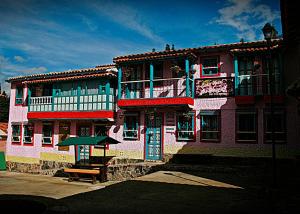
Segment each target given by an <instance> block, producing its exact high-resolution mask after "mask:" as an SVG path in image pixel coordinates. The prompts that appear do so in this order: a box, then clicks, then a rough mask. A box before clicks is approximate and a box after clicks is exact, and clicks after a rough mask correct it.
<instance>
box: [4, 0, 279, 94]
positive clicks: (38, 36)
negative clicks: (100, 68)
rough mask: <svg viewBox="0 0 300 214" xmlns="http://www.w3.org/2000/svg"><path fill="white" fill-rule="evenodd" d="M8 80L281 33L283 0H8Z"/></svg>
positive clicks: (6, 26) (5, 30) (6, 36)
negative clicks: (169, 47)
mask: <svg viewBox="0 0 300 214" xmlns="http://www.w3.org/2000/svg"><path fill="white" fill-rule="evenodd" d="M0 17H1V18H0V83H1V85H2V88H4V89H6V90H7V87H8V84H7V83H4V80H5V79H7V78H9V77H11V76H19V75H31V74H34V73H44V72H52V71H63V70H68V69H78V68H86V67H94V66H96V65H100V64H110V63H112V58H113V57H115V56H119V55H124V54H133V53H141V52H147V51H151V50H152V48H155V49H156V50H162V49H164V47H165V44H166V43H169V44H174V45H175V48H186V47H198V46H203V45H212V44H215V43H217V44H222V43H231V42H238V41H240V39H241V38H244V40H245V41H253V40H259V39H262V32H261V28H262V26H263V25H264V24H265V23H266V22H271V23H273V24H274V25H275V27H276V29H277V31H278V32H279V34H281V23H280V6H279V0H216V1H208V0H205V1H202V0H195V1H189V0H182V1H181V0H176V1H174V0H152V1H150V0H149V1H138V0H136V1H125V0H123V1H121V0H118V1H117V0H115V1H102V0H86V1H79V0H73V1H67V0H57V1H56V0H14V1H12V0H0Z"/></svg>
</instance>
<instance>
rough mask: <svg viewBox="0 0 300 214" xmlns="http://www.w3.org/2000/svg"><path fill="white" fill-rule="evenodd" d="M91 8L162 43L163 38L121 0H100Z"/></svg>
mask: <svg viewBox="0 0 300 214" xmlns="http://www.w3.org/2000/svg"><path fill="white" fill-rule="evenodd" d="M92 8H93V9H94V10H96V11H97V13H100V14H102V15H105V16H106V17H108V18H110V19H111V20H113V21H114V22H116V23H118V24H120V25H122V26H124V27H126V28H128V29H131V30H133V31H136V32H137V33H139V34H140V35H142V36H144V37H146V38H148V39H150V40H152V41H154V42H158V43H162V42H163V39H162V38H161V37H160V36H158V35H157V34H155V33H154V32H153V31H152V30H151V29H150V28H149V27H148V26H147V25H146V24H145V23H144V22H143V19H142V17H141V15H140V14H139V12H138V11H136V10H135V9H134V8H132V7H129V6H128V5H126V4H123V3H121V2H118V3H115V2H110V1H106V2H101V3H94V4H92Z"/></svg>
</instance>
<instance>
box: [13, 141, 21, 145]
mask: <svg viewBox="0 0 300 214" xmlns="http://www.w3.org/2000/svg"><path fill="white" fill-rule="evenodd" d="M11 144H12V145H21V142H16V141H12V142H11Z"/></svg>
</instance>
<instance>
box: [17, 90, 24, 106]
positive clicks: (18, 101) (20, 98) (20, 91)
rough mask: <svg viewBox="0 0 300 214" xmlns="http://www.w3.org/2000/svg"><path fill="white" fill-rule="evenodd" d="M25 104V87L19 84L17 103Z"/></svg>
mask: <svg viewBox="0 0 300 214" xmlns="http://www.w3.org/2000/svg"><path fill="white" fill-rule="evenodd" d="M22 104H23V87H22V86H17V88H16V105H22Z"/></svg>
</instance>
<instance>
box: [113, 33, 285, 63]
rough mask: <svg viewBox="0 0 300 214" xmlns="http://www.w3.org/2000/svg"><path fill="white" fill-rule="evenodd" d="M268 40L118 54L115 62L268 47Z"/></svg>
mask: <svg viewBox="0 0 300 214" xmlns="http://www.w3.org/2000/svg"><path fill="white" fill-rule="evenodd" d="M281 42H282V39H274V40H273V41H272V44H273V45H277V44H280V43H281ZM266 45H267V44H266V41H265V40H261V41H255V42H238V43H230V44H220V45H212V46H202V47H196V48H184V49H177V50H168V51H158V52H146V53H141V54H132V55H125V56H118V57H115V58H114V59H113V61H114V63H117V64H118V63H123V62H130V61H141V60H151V59H157V58H167V57H180V56H186V55H188V54H193V55H194V54H195V53H197V52H203V51H204V52H205V51H208V50H221V49H227V50H231V49H233V48H235V49H237V48H247V47H252V48H255V47H266Z"/></svg>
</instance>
